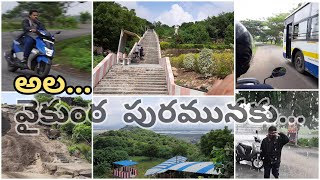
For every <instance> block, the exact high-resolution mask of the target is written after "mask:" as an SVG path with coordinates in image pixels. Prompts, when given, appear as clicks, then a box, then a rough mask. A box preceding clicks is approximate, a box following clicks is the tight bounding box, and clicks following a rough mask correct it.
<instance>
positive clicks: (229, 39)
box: [225, 24, 234, 44]
mask: <svg viewBox="0 0 320 180" xmlns="http://www.w3.org/2000/svg"><path fill="white" fill-rule="evenodd" d="M225 43H226V44H234V26H233V24H229V25H228V27H227V30H226V34H225Z"/></svg>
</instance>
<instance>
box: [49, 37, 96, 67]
mask: <svg viewBox="0 0 320 180" xmlns="http://www.w3.org/2000/svg"><path fill="white" fill-rule="evenodd" d="M91 55H92V53H91V35H86V36H80V37H76V38H71V39H66V40H63V41H59V42H57V43H56V45H55V56H54V59H53V61H54V63H55V64H60V65H62V66H63V65H67V66H71V67H73V68H75V69H78V70H83V71H85V72H89V73H90V72H91V70H92V68H91V64H92V63H91V62H92V57H91Z"/></svg>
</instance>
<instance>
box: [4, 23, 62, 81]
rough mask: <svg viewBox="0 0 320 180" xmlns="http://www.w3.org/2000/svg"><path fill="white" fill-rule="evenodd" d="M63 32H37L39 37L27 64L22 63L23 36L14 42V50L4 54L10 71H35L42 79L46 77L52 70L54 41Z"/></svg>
mask: <svg viewBox="0 0 320 180" xmlns="http://www.w3.org/2000/svg"><path fill="white" fill-rule="evenodd" d="M60 33H61V31H58V32H56V33H54V34H53V35H51V34H50V32H48V31H46V30H39V29H38V30H37V31H36V34H37V35H38V36H37V37H36V39H35V41H36V43H35V47H34V48H33V49H32V51H31V53H30V55H29V57H28V59H27V62H22V60H23V58H24V56H23V49H24V44H23V35H21V36H20V37H19V38H17V39H15V40H13V43H12V48H11V50H10V51H9V52H5V53H4V57H5V59H6V60H7V66H8V70H9V71H10V72H15V71H16V70H18V69H21V70H25V69H27V70H32V71H35V72H36V73H37V74H38V75H39V77H40V78H44V77H46V76H47V75H48V74H49V72H50V69H51V65H52V59H53V55H54V41H55V37H54V36H55V35H56V34H60Z"/></svg>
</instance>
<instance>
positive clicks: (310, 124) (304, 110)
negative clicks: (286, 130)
mask: <svg viewBox="0 0 320 180" xmlns="http://www.w3.org/2000/svg"><path fill="white" fill-rule="evenodd" d="M318 95H319V94H318V92H308V91H277V92H275V91H273V92H271V91H268V92H267V91H265V92H254V91H251V92H250V91H247V92H244V91H241V92H240V93H239V94H237V98H240V97H244V98H246V102H247V103H249V102H259V101H260V100H261V99H263V98H265V97H268V98H269V99H270V104H271V105H273V106H275V107H276V108H277V110H278V112H279V113H280V114H281V115H283V116H286V117H289V116H295V117H298V116H300V115H302V116H304V117H305V118H306V121H305V123H304V126H305V127H307V128H309V129H318V125H319V111H318V108H319V98H318ZM287 126H288V124H287V125H285V127H287Z"/></svg>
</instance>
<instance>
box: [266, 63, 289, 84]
mask: <svg viewBox="0 0 320 180" xmlns="http://www.w3.org/2000/svg"><path fill="white" fill-rule="evenodd" d="M286 73H287V69H286V68H284V67H277V68H275V69H273V71H272V73H271V75H270V76H269V77H267V78H265V79H264V81H263V83H264V84H265V83H266V80H267V79H269V78H274V77H280V76H284V75H285V74H286Z"/></svg>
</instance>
